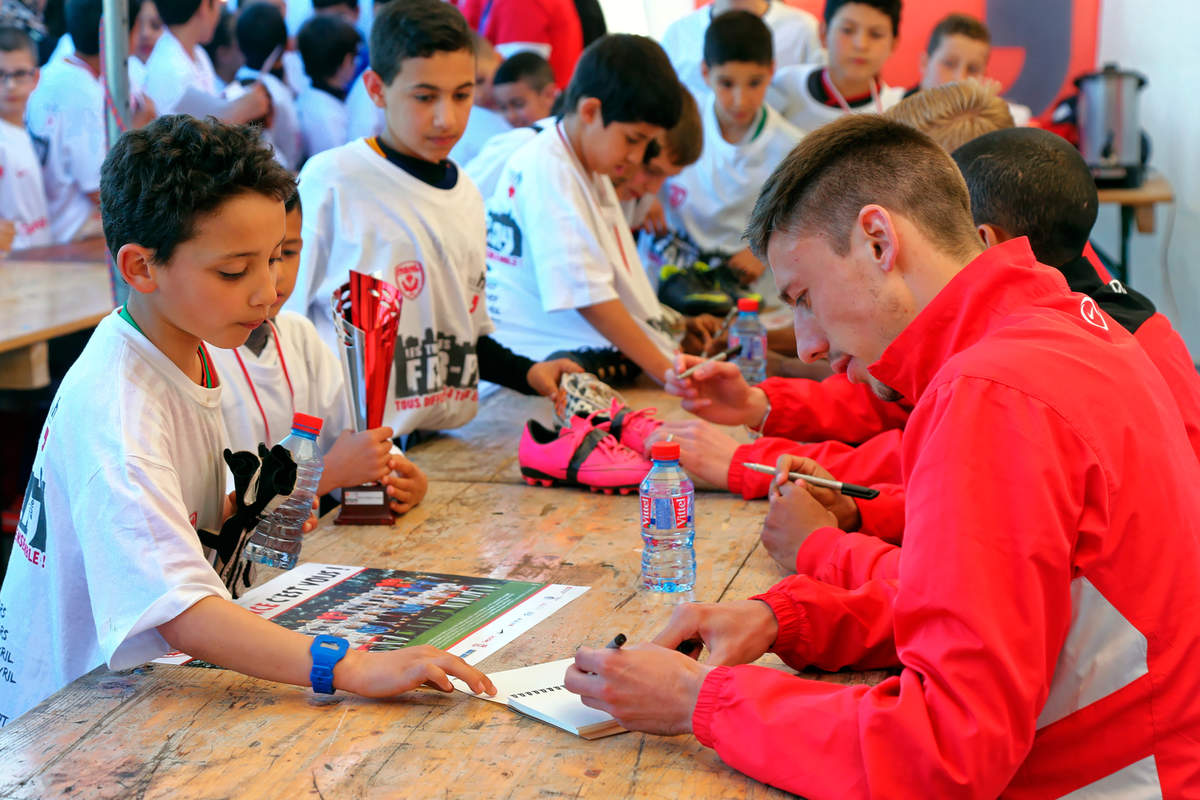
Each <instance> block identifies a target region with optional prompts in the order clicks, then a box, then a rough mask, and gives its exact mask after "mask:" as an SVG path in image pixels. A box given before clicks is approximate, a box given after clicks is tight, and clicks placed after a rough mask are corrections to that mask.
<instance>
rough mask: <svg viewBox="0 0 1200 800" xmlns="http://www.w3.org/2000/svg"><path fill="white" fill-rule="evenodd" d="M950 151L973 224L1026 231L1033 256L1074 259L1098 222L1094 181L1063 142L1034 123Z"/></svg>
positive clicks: (1058, 261) (1056, 262)
mask: <svg viewBox="0 0 1200 800" xmlns="http://www.w3.org/2000/svg"><path fill="white" fill-rule="evenodd" d="M951 157H952V158H953V159H954V161H955V163H957V164H958V168H959V169H960V170H961V171H962V174H963V176H964V177H965V178H966V180H967V190H968V191H969V192H970V194H971V213H972V214H973V215H974V218H975V224H976V225H982V224H984V223H987V224H989V225H995V226H996V227H997V228H1000V229H1002V230H1003V231H1004V232H1005V233H1007V234H1009V235H1010V236H1028V237H1029V245H1030V247H1032V248H1033V254H1034V255H1035V256H1037V260H1038V261H1040V262H1042V263H1043V264H1047V265H1049V266H1051V267H1061V266H1062V265H1063V264H1066V263H1067V262H1068V261H1071V260H1073V259H1076V258H1079V256H1080V255H1081V254H1082V253H1083V248H1084V246H1085V245H1086V244H1087V241H1088V236H1089V235H1090V234H1091V232H1092V226H1093V225H1095V224H1096V213H1097V210H1098V208H1099V197H1098V196H1097V194H1096V182H1095V180H1093V179H1092V173H1091V171H1089V170H1088V166H1087V164H1086V163H1085V162H1084V160H1083V157H1082V156H1081V155H1079V151H1078V150H1076V149H1075V148H1074V147H1072V146H1071V145H1070V144H1069V143H1068V142H1067V140H1065V139H1063V138H1062V137H1060V136H1056V135H1055V134H1053V133H1050V132H1049V131H1042V130H1038V129H1036V128H1010V129H1008V130H1000V131H993V132H992V133H988V134H984V135H983V136H980V137H978V138H976V139H972V140H971V141H969V142H967V143H966V144H964V145H963V146H962V147H960V148H958V149H957V150H955V151H954V152H953V153H952V154H951Z"/></svg>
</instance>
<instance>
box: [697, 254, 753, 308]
mask: <svg viewBox="0 0 1200 800" xmlns="http://www.w3.org/2000/svg"><path fill="white" fill-rule="evenodd" d="M710 263H713V264H716V266H714V267H712V269H711V274H712V280H713V282H714V283H715V284H716V285H717V286H718V287H719V288H720V289H721V291H723V292H725V293H726V294H727V295H729V296H730V297H731V298H733V306H732V307H734V308H736V307H737V301H738V300H741V299H742V298H743V297H750V298H753V299H754V300H755V301H756V302H757V303H758V305H759V308H762V302H763V297H762V293H761V292H756V291H754V290H753V289H752V288H750V287H749V286H747V285H745V284H743V283H742V281H741V278H740V277H739V276H738V274H737V273H736V272H734V271H733V268H732V267H730V266H729V264H728V263H726V262H723V261H716V260H713V261H712V262H710ZM705 266H706V267H707V264H706V265H705Z"/></svg>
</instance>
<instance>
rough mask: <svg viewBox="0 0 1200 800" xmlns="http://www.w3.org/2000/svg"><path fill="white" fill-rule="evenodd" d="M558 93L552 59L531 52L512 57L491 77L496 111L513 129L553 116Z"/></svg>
mask: <svg viewBox="0 0 1200 800" xmlns="http://www.w3.org/2000/svg"><path fill="white" fill-rule="evenodd" d="M559 94H560V92H559V89H558V86H556V85H555V83H554V70H553V69H551V68H550V62H549V61H547V60H546V59H544V58H542V57H541V56H539V55H538V54H537V53H531V52H529V51H525V52H523V53H516V54H514V55H512V56H509V57H508V58H507V59H505V60H504V63H502V64H501V65H500V67H499V68H498V69H497V70H496V75H495V77H493V78H492V99H493V100H495V103H496V111H498V112H500V113H501V114H503V115H504V118H505V119H506V120H508V124H509V125H512V126H513V127H514V128H522V127H525V126H527V125H532V124H534V123H535V122H537V121H538V120H539V119H545V118H546V117H548V116H550V115H551V114H552V113H553V111H554V101H555V100H557V99H558V96H559Z"/></svg>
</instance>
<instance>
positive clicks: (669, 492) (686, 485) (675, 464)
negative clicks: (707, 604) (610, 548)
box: [638, 442, 696, 592]
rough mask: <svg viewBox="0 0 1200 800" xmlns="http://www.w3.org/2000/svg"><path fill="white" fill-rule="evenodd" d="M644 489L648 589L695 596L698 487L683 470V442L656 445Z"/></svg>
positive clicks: (641, 489)
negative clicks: (680, 462)
mask: <svg viewBox="0 0 1200 800" xmlns="http://www.w3.org/2000/svg"><path fill="white" fill-rule="evenodd" d="M650 459H651V460H652V461H653V462H654V466H653V467H651V469H650V472H649V473H647V475H646V478H645V480H643V481H642V485H641V486H640V487H639V489H638V499H639V500H640V501H641V506H642V543H643V550H642V586H643V587H644V588H646V589H650V590H652V591H655V592H690V591H692V588H693V586H694V585H695V583H696V549H695V547H694V543H695V539H696V522H695V507H696V487H695V486H694V485H693V484H692V479H691V478H689V477H688V476H687V473H685V472H684V471H683V469H682V468H681V467H680V466H679V444H678V443H676V442H655V443H654V446H653V447H651V448H650Z"/></svg>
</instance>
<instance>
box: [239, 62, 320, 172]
mask: <svg viewBox="0 0 1200 800" xmlns="http://www.w3.org/2000/svg"><path fill="white" fill-rule="evenodd" d="M243 80H247V81H259V80H260V81H262V83H263V86H265V87H267V94H269V95H271V106H272V108H273V110H274V113H273V116H272V118H271V127H270V128H267V129H266V130H265V131H263V139H264V140H265V141H266V142H267V143H269V144H270V145H271V146H272V147H274V148H275V153H276V160H277V161H279V163H280V164H283V166H284V167H286V168H287V169H290V170H296V169H299V167H300V163H301V162H302V161H303V160H304V152H303V150H304V148H303V144H302V141H301V135H300V114H299V113H298V112H297V111H296V96H295V95H294V94H292V90H291V89H289V88H288V86H287V84H286V83H284V82H283V81H281V80H279V78H276V77H275V76H274V75H270V74H267V75H263V74H262V73H261V72H259V71H258V70H256V69H250V68H249V67H240V68H238V71H237V75H236V76H235V77H234V81H233V83H232V84H230V86H231V88H233V87H236V89H237V93H238V94H240V93H242V92H245V91H246V89H247V87H245V86H243V85H241V83H240V81H243ZM231 99H233V98H231Z"/></svg>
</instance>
